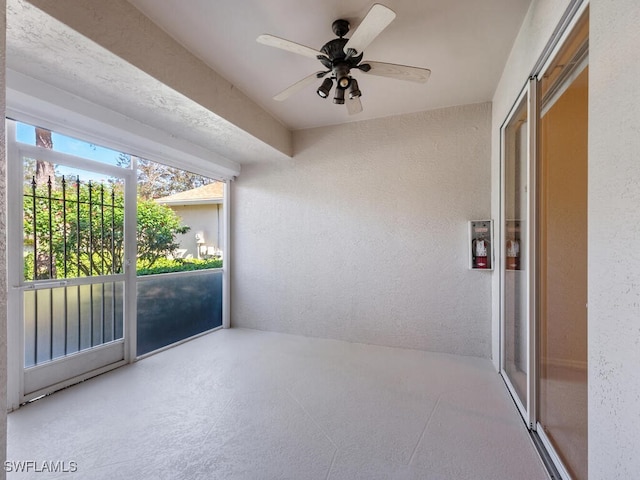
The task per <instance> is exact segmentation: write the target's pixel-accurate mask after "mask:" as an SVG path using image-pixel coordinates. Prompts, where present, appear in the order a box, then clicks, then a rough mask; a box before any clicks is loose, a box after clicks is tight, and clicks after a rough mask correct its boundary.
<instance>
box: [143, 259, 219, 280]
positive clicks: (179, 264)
mask: <svg viewBox="0 0 640 480" xmlns="http://www.w3.org/2000/svg"><path fill="white" fill-rule="evenodd" d="M208 268H222V259H215V260H201V259H196V258H192V259H182V258H177V259H174V260H170V259H168V258H162V259H158V260H157V261H156V262H155V264H154V265H153V267H146V266H145V265H144V262H141V261H138V276H141V275H157V274H159V273H171V272H186V271H192V270H205V269H208Z"/></svg>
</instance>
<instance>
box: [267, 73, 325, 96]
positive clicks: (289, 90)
mask: <svg viewBox="0 0 640 480" xmlns="http://www.w3.org/2000/svg"><path fill="white" fill-rule="evenodd" d="M326 73H327V72H316V73H312V74H311V75H309V76H308V77H304V78H303V79H302V80H300V81H298V82H296V83H294V84H293V85H291V86H290V87H288V88H285V89H284V90H283V91H281V92H280V93H279V94H277V95H276V96H275V97H273V99H274V100H277V101H279V102H281V101H282V100H286V99H287V98H289V97H290V96H291V95H293V94H294V93H298V92H299V91H300V90H302V89H303V88H304V87H306V86H307V85H309V84H310V83H313V81H314V80H316V79H318V78H322V77H323V76H324V75H325V74H326Z"/></svg>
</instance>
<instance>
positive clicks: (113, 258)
mask: <svg viewBox="0 0 640 480" xmlns="http://www.w3.org/2000/svg"><path fill="white" fill-rule="evenodd" d="M24 193H25V195H24V238H25V279H27V280H33V279H37V280H40V279H48V278H64V277H71V278H73V277H86V276H92V275H109V274H118V273H122V272H123V270H124V268H123V264H124V262H123V260H124V193H123V191H122V186H121V185H117V184H115V185H111V186H109V187H104V186H102V185H91V184H90V183H86V184H80V185H78V184H77V183H76V182H68V183H67V185H66V189H65V190H64V193H63V190H62V184H61V183H60V184H58V183H57V184H56V186H55V187H54V188H52V189H51V191H49V187H48V186H46V185H45V186H38V187H36V188H35V192H34V190H33V188H32V187H31V186H28V185H25V192H24ZM34 193H35V195H34ZM137 230H138V232H137V233H138V264H139V266H140V268H143V269H151V268H153V267H154V265H155V264H156V262H158V261H160V260H161V259H164V258H165V257H166V256H167V255H169V254H171V253H172V252H173V251H175V249H176V248H178V246H179V245H178V243H176V242H175V237H176V235H177V234H179V233H186V232H187V231H189V227H188V226H185V225H182V224H181V222H180V218H179V217H178V216H177V215H176V214H175V212H173V210H171V209H170V208H169V207H166V206H164V205H159V204H157V203H155V202H153V201H151V200H142V199H139V200H138V212H137Z"/></svg>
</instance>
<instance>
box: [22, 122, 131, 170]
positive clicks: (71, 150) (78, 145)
mask: <svg viewBox="0 0 640 480" xmlns="http://www.w3.org/2000/svg"><path fill="white" fill-rule="evenodd" d="M16 137H17V138H16V140H17V141H18V142H20V143H26V144H27V145H35V144H36V130H35V127H33V126H31V125H27V124H24V123H17V130H16ZM51 140H52V142H53V150H54V151H56V152H62V153H66V154H69V155H74V156H76V157H81V158H87V159H90V160H94V161H98V162H101V163H107V164H109V165H116V162H117V160H118V157H119V156H120V152H117V151H115V150H111V149H109V148H105V147H100V146H98V145H93V144H91V143H87V142H83V141H82V140H77V139H75V138H71V137H67V136H64V135H60V134H59V133H55V132H53V133H52V134H51ZM56 172H57V173H58V174H60V175H65V176H74V177H75V176H76V175H77V174H78V173H80V172H79V171H78V170H77V169H72V168H69V167H65V166H62V165H59V166H58V165H57V166H56ZM80 175H81V177H82V178H84V179H85V180H94V181H100V180H104V175H103V174H93V173H89V172H85V171H83V172H81V173H80Z"/></svg>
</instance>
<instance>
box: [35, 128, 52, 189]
mask: <svg viewBox="0 0 640 480" xmlns="http://www.w3.org/2000/svg"><path fill="white" fill-rule="evenodd" d="M36 146H37V147H42V148H46V149H48V150H51V149H53V140H52V139H51V130H47V129H44V128H39V127H36ZM35 181H36V184H38V185H46V184H47V182H49V181H51V182H52V184H53V183H54V182H55V167H54V165H53V163H51V162H46V161H44V160H36V172H35Z"/></svg>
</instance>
